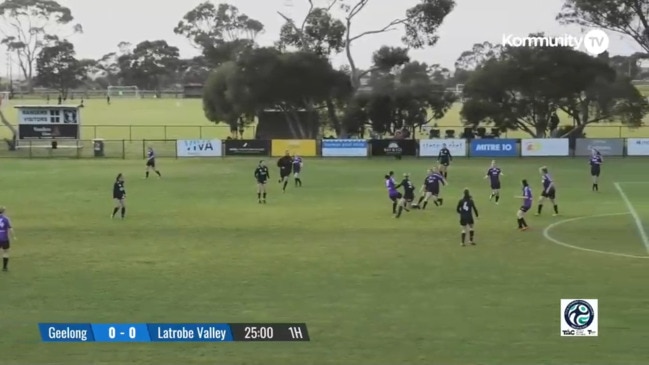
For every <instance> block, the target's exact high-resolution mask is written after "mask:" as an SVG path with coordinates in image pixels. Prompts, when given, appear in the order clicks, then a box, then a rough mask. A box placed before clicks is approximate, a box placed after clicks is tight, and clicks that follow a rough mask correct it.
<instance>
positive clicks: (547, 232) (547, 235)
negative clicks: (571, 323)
mask: <svg viewBox="0 0 649 365" xmlns="http://www.w3.org/2000/svg"><path fill="white" fill-rule="evenodd" d="M629 214H630V213H628V212H627V213H613V214H600V215H590V216H586V217H577V218H570V219H564V220H561V221H558V222H554V223H552V224H550V225H549V226H547V227H545V229H544V230H543V238H545V239H546V240H548V241H550V242H552V243H555V244H557V245H559V246H563V247H567V248H572V249H573V250H579V251H584V252H590V253H598V254H601V255H609V256H617V257H626V258H629V259H645V260H646V259H649V256H640V255H629V254H625V253H618V252H609V251H600V250H593V249H590V248H584V247H579V246H573V245H570V244H567V243H565V242H562V241H559V240H558V239H556V238H554V237H552V236H550V231H551V230H553V229H554V228H556V227H558V226H560V225H562V224H566V223H570V222H575V221H580V220H585V219H592V218H599V217H613V216H620V215H629Z"/></svg>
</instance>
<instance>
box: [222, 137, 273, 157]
mask: <svg viewBox="0 0 649 365" xmlns="http://www.w3.org/2000/svg"><path fill="white" fill-rule="evenodd" d="M223 144H224V145H225V148H224V149H225V155H226V156H270V141H268V140H260V139H226V140H225V141H223Z"/></svg>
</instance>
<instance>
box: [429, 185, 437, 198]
mask: <svg viewBox="0 0 649 365" xmlns="http://www.w3.org/2000/svg"><path fill="white" fill-rule="evenodd" d="M426 192H427V193H431V194H432V195H434V196H438V195H439V187H434V186H429V187H426Z"/></svg>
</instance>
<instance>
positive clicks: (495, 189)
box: [484, 160, 504, 204]
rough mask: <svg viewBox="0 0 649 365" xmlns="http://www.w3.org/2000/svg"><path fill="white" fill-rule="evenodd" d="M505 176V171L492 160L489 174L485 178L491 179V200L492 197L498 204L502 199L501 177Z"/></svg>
mask: <svg viewBox="0 0 649 365" xmlns="http://www.w3.org/2000/svg"><path fill="white" fill-rule="evenodd" d="M501 176H504V175H503V171H502V170H501V169H500V168H499V167H498V166H496V161H495V160H494V161H491V167H490V168H489V170H487V175H485V177H484V178H485V179H489V184H490V186H491V196H489V200H490V201H491V200H492V199H494V200H495V202H496V204H498V201H499V200H500V177H501Z"/></svg>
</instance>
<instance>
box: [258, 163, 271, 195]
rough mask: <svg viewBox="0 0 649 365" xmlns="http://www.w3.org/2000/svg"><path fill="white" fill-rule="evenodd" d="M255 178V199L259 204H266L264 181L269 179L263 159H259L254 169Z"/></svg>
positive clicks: (268, 172)
mask: <svg viewBox="0 0 649 365" xmlns="http://www.w3.org/2000/svg"><path fill="white" fill-rule="evenodd" d="M255 179H256V180H257V200H258V201H259V204H266V182H268V179H270V171H268V167H266V164H265V163H264V161H259V165H257V168H256V169H255Z"/></svg>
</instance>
